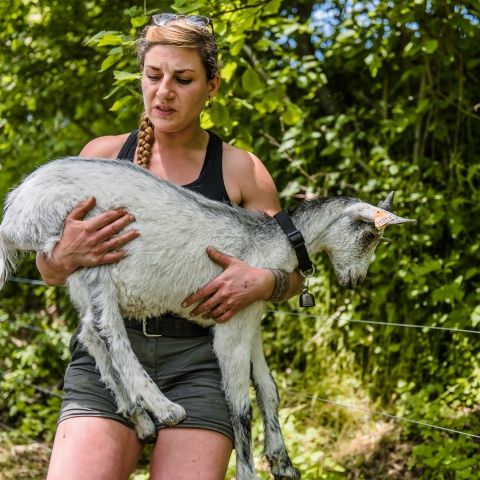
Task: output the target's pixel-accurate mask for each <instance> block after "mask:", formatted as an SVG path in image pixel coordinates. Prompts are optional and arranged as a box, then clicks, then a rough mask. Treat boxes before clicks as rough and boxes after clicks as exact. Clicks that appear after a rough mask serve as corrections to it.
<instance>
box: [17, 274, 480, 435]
mask: <svg viewBox="0 0 480 480" xmlns="http://www.w3.org/2000/svg"><path fill="white" fill-rule="evenodd" d="M8 280H9V281H12V282H16V283H24V284H30V285H35V286H38V285H41V286H48V285H47V284H46V283H45V282H43V281H41V280H33V279H29V278H19V277H12V276H11V277H9V278H8ZM267 312H268V313H273V314H282V315H289V316H302V318H310V319H314V320H318V319H320V320H327V317H322V316H320V315H312V314H305V313H299V312H286V311H282V310H267ZM337 313H338V312H337ZM338 316H339V315H336V317H338ZM334 317H335V315H334ZM330 319H332V317H330ZM342 320H343V321H345V323H356V324H364V325H374V326H377V327H379V326H382V327H395V328H414V329H420V330H422V331H423V333H427V332H429V331H449V332H454V333H465V334H477V335H478V334H480V331H478V330H470V329H462V328H450V327H438V326H434V325H418V324H410V323H408V324H406V323H391V322H381V321H373V320H359V319H349V318H347V319H342ZM28 386H30V387H32V388H34V389H35V390H37V391H39V392H41V393H43V394H46V395H51V396H56V397H58V396H59V394H58V393H56V392H52V391H50V390H48V389H46V388H44V387H41V386H39V385H34V384H28ZM283 391H285V392H286V393H290V394H295V395H298V396H300V395H301V394H300V393H299V392H295V391H293V390H289V389H283ZM304 397H305V398H308V399H310V400H312V401H314V402H315V401H319V402H322V403H325V404H330V405H335V406H337V407H341V408H345V409H347V410H352V411H361V412H364V413H367V414H368V415H369V416H379V417H384V418H388V419H390V420H394V421H396V422H403V423H410V424H415V425H420V426H424V427H428V428H432V429H434V430H438V431H441V432H445V433H449V434H455V435H461V436H464V437H468V438H471V439H474V440H475V441H480V435H477V434H474V433H470V432H465V431H462V430H457V429H453V428H449V427H444V426H442V425H436V424H433V423H429V422H426V421H423V420H418V419H414V418H409V417H402V416H399V415H393V414H391V413H389V412H386V411H383V410H370V409H367V408H364V407H360V406H358V405H354V404H352V403H347V402H340V401H338V400H332V399H328V398H321V397H318V396H314V395H304Z"/></svg>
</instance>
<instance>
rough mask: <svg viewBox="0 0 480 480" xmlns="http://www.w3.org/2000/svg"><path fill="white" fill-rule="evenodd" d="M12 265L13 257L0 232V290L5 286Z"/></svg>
mask: <svg viewBox="0 0 480 480" xmlns="http://www.w3.org/2000/svg"><path fill="white" fill-rule="evenodd" d="M14 265H15V262H14V256H13V255H12V252H11V251H10V250H9V248H8V246H7V243H6V242H5V239H4V238H3V236H2V231H1V230H0V290H1V289H2V288H3V286H4V285H5V282H6V281H7V279H8V276H9V274H10V272H11V271H12V270H13V268H14Z"/></svg>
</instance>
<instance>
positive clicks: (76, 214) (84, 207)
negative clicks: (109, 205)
mask: <svg viewBox="0 0 480 480" xmlns="http://www.w3.org/2000/svg"><path fill="white" fill-rule="evenodd" d="M95 204H96V199H95V197H90V198H87V199H86V200H82V201H81V202H79V203H78V204H77V205H76V206H75V207H74V209H73V210H72V211H71V212H70V213H69V214H68V215H67V218H66V219H67V220H83V219H84V218H85V215H86V214H87V213H88V212H89V211H90V210H91V209H92V208H93V207H94V206H95Z"/></svg>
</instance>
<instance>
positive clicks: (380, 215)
mask: <svg viewBox="0 0 480 480" xmlns="http://www.w3.org/2000/svg"><path fill="white" fill-rule="evenodd" d="M374 219H375V228H376V229H377V230H383V229H384V228H385V227H386V226H387V224H388V222H390V220H391V219H392V215H391V214H390V213H388V212H386V211H385V210H376V211H375V215H374Z"/></svg>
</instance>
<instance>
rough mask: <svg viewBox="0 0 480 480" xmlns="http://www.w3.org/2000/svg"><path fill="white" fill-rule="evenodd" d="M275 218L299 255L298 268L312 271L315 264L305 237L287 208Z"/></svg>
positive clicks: (304, 271)
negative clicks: (307, 247)
mask: <svg viewBox="0 0 480 480" xmlns="http://www.w3.org/2000/svg"><path fill="white" fill-rule="evenodd" d="M273 218H274V219H275V220H276V221H277V222H278V224H279V225H280V227H281V228H282V230H283V231H284V232H285V235H287V237H288V240H289V241H290V243H291V244H292V246H293V249H294V250H295V254H296V255H297V260H298V268H299V269H300V271H301V272H302V273H304V274H305V273H307V272H310V271H311V270H312V269H313V265H312V262H311V260H310V257H309V256H308V252H307V249H306V248H305V239H304V238H303V235H302V234H301V232H300V231H299V230H298V229H297V227H296V226H295V225H294V223H293V222H292V219H291V218H290V216H289V215H288V213H287V212H286V210H281V211H280V212H278V213H277V214H276V215H274V216H273Z"/></svg>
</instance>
